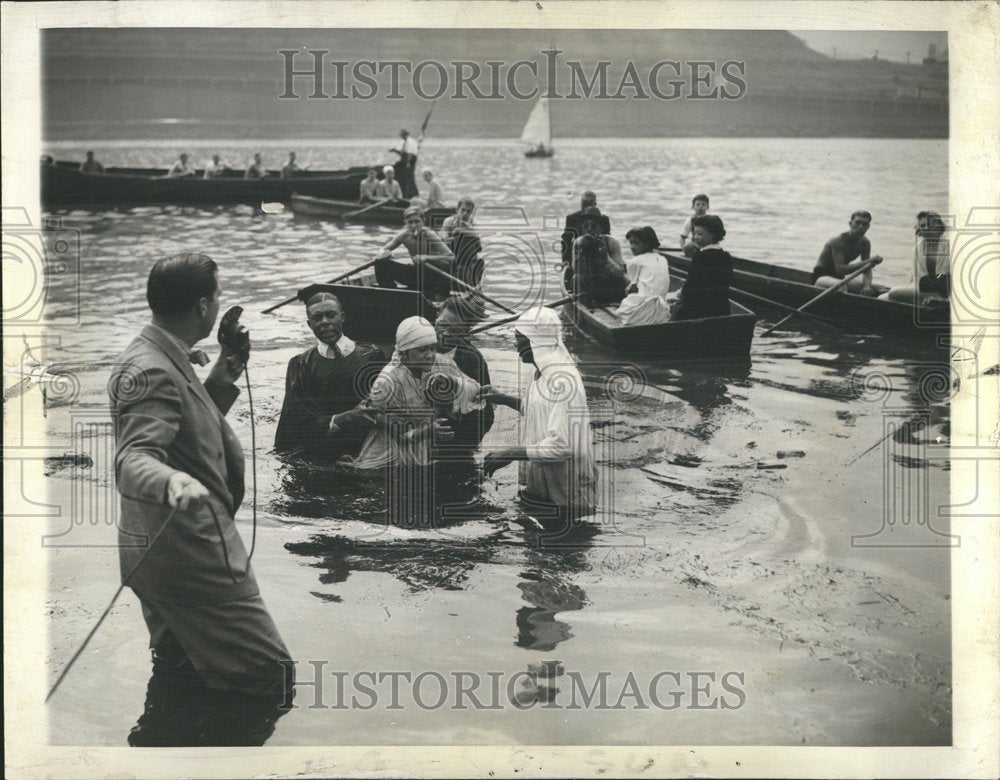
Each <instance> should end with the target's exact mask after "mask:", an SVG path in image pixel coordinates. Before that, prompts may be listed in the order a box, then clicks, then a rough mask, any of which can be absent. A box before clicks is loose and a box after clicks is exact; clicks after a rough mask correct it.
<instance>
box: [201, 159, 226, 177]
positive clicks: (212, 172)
mask: <svg viewBox="0 0 1000 780" xmlns="http://www.w3.org/2000/svg"><path fill="white" fill-rule="evenodd" d="M225 170H227V166H225V165H223V164H222V158H221V157H219V155H217V154H213V155H212V162H210V163H209V164H208V165H206V166H205V178H206V179H215V178H218V177H219V176H221V175H222V172H223V171H225Z"/></svg>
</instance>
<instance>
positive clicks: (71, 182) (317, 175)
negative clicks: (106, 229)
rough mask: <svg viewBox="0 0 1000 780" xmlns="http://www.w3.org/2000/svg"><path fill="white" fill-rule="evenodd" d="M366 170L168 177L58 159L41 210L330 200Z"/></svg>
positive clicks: (352, 187)
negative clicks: (299, 197)
mask: <svg viewBox="0 0 1000 780" xmlns="http://www.w3.org/2000/svg"><path fill="white" fill-rule="evenodd" d="M367 170H368V169H367V168H364V167H356V168H348V169H345V170H340V171H303V172H300V173H296V175H295V176H294V177H292V178H290V179H282V178H281V177H280V174H279V173H278V172H277V171H267V176H266V177H265V178H260V179H244V178H243V172H242V171H234V170H227V171H225V172H224V173H223V174H222V175H221V176H217V177H214V178H211V179H205V178H203V175H204V173H203V171H200V170H199V171H197V172H196V174H195V175H194V176H186V177H183V178H167V170H166V169H164V168H105V169H104V174H102V175H89V174H85V173H81V172H80V170H79V163H75V162H65V161H56V162H55V163H54V164H51V165H43V166H41V177H42V180H41V190H42V206H43V208H59V207H62V208H87V207H89V206H97V205H101V206H132V205H138V204H142V205H165V204H176V205H226V204H238V203H246V204H251V205H254V204H256V205H259V204H260V203H261V202H273V201H280V202H283V203H287V202H289V201H290V200H291V196H292V193H293V192H298V193H301V194H303V195H322V196H326V197H331V198H353V197H356V196H357V193H358V186H359V185H360V183H361V180H362V179H363V178H364V177H365V174H366V172H367Z"/></svg>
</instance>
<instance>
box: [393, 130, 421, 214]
mask: <svg viewBox="0 0 1000 780" xmlns="http://www.w3.org/2000/svg"><path fill="white" fill-rule="evenodd" d="M399 137H400V138H401V139H402V140H401V141H400V144H399V146H398V147H393V148H391V149H390V150H389V151H390V152H393V153H394V154H397V155H399V160H398V161H397V162H396V165H395V166H394V168H395V170H396V176H397V177H398V178H399V183H400V184H401V185H402V187H403V197H406V198H412V197H413V196H414V195H416V194H417V180H416V170H417V153H418V152H419V151H420V141H422V140H423V136H421V137H420V138H418V139H417V140H414V139H413V138H411V137H410V131H409V130H406V129H403V130H400V131H399Z"/></svg>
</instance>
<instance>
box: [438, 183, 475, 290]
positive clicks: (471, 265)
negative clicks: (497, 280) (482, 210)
mask: <svg viewBox="0 0 1000 780" xmlns="http://www.w3.org/2000/svg"><path fill="white" fill-rule="evenodd" d="M475 212H476V202H475V201H474V200H473V199H472V198H469V197H462V198H459V199H458V204H457V206H456V209H455V213H454V214H452V215H451V216H450V217H447V218H445V220H444V222H442V223H441V238H442V239H444V242H445V244H447V245H448V248H449V249H451V252H452V254H453V255H455V276H457V277H458V278H459V279H461V280H462V281H463V282H465V283H466V284H471V285H472V286H473V287H477V286H479V283H480V282H481V281H482V279H483V271H484V270H485V266H484V262H483V256H482V255H483V243H482V241H481V240H480V238H479V234H478V233H477V232H476V228H475V225H474V218H475Z"/></svg>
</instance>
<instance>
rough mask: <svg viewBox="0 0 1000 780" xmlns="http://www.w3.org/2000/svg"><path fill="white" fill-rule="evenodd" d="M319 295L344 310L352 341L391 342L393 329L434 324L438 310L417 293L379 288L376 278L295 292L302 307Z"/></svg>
mask: <svg viewBox="0 0 1000 780" xmlns="http://www.w3.org/2000/svg"><path fill="white" fill-rule="evenodd" d="M318 292H331V293H333V294H334V295H336V296H337V298H339V299H340V303H341V305H342V306H343V307H344V321H345V323H346V329H347V331H348V333H350V335H351V338H353V339H360V340H362V341H375V342H392V341H394V340H395V338H396V328H397V327H398V326H399V323H401V322H402V321H403V320H405V319H406V318H407V317H415V316H418V315H419V316H421V317H426V318H427V319H428V320H430V321H431V322H434V320H435V318H436V317H437V311H438V310H437V307H436V306H435V305H434V303H433V302H431V301H430V300H428V299H427V298H425V297H424V296H423V295H422V294H421V293H420V292H418V291H417V290H408V289H404V288H396V289H395V290H392V289H389V288H387V287H379V286H378V284H377V283H376V282H375V274H371V273H369V274H359V275H358V276H356V277H351V278H349V279H345V280H344V281H343V282H339V283H337V284H311V285H309V286H308V287H303V288H302V289H301V290H299V292H298V295H297V297H298V299H299V300H300V301H302V302H303V303H304V302H305V301H307V300H309V298H311V297H312V296H313V295H315V294H316V293H318Z"/></svg>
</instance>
